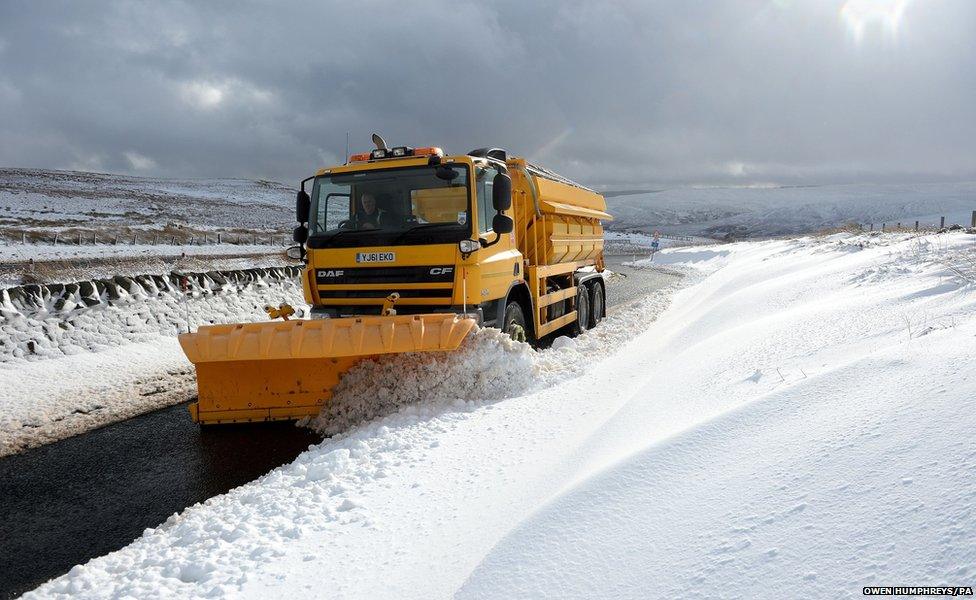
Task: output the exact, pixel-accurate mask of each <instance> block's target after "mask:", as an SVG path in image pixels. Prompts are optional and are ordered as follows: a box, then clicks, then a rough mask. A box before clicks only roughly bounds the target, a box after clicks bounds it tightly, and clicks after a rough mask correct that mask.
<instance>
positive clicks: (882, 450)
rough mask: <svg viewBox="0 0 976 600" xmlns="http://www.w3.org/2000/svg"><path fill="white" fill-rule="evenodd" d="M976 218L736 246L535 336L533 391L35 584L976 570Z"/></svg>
mask: <svg viewBox="0 0 976 600" xmlns="http://www.w3.org/2000/svg"><path fill="white" fill-rule="evenodd" d="M973 239H974V238H973V236H971V235H966V234H962V233H960V234H949V235H945V236H929V237H925V238H920V239H911V238H898V237H893V236H880V237H877V238H873V237H870V236H831V237H829V238H805V239H801V240H776V241H769V242H761V243H740V244H731V245H728V246H723V247H722V248H721V251H722V252H724V254H722V255H713V256H712V257H711V258H710V259H709V260H707V261H698V262H694V263H692V264H693V265H694V266H693V267H692V268H695V269H703V272H704V273H706V276H705V277H704V279H702V280H701V281H700V282H699V283H697V284H695V285H693V286H690V287H688V288H685V289H683V290H680V291H678V292H677V293H676V294H675V295H674V297H673V301H672V303H671V305H670V307H669V308H668V309H667V310H666V311H665V312H664V313H663V314H661V315H660V317H659V318H658V319H657V320H656V321H654V322H653V323H651V324H650V325H641V326H636V327H635V326H633V325H631V327H630V328H629V329H621V331H627V333H628V336H625V337H630V338H631V339H630V340H629V341H625V342H622V343H621V344H620V345H619V346H616V347H615V348H616V349H612V348H614V346H613V345H608V346H600V345H599V344H598V343H597V341H596V340H597V334H598V333H599V332H600V331H601V329H600V328H598V329H596V330H594V331H593V332H592V334H593V335H592V336H591V334H587V335H585V336H582V337H580V338H578V339H577V340H575V342H576V346H577V347H576V348H571V347H568V345H567V347H563V348H560V349H556V350H550V351H547V352H543V353H538V356H537V358H538V361H535V360H534V361H533V364H532V365H531V369H532V370H534V371H535V372H537V373H538V375H539V379H538V380H537V381H541V382H543V383H542V384H541V385H535V386H531V387H530V388H528V389H526V390H525V392H524V393H522V392H520V393H519V395H518V396H517V397H514V398H511V399H508V400H500V401H488V402H477V401H471V402H469V401H467V400H465V401H464V402H457V401H456V399H455V400H454V401H453V402H450V403H446V404H440V403H431V402H426V401H424V400H421V401H420V402H418V403H416V404H408V405H405V406H402V407H401V408H399V409H398V410H396V411H395V412H391V413H389V414H387V415H385V416H382V417H378V418H374V419H372V420H369V421H366V422H364V423H362V424H361V425H360V426H358V427H354V428H353V429H351V430H349V431H348V432H346V433H345V434H343V435H341V436H335V437H334V438H331V439H329V440H326V441H324V442H323V443H321V444H318V445H316V446H314V447H312V448H310V449H309V451H308V452H306V453H304V454H303V455H301V456H300V457H299V458H298V459H297V460H296V461H295V462H294V463H292V464H290V465H286V466H283V467H281V468H279V469H276V470H275V471H273V472H272V473H270V474H268V475H267V476H265V477H263V478H261V479H259V480H257V481H255V482H252V483H250V484H248V485H245V486H242V487H241V488H238V489H236V490H234V491H232V492H231V493H229V494H227V495H224V496H221V497H217V498H213V499H211V500H208V501H207V502H206V503H204V504H203V505H199V506H196V507H193V508H190V509H188V510H187V511H185V512H184V513H182V514H181V515H178V516H174V517H172V518H171V519H169V520H168V521H167V522H166V523H164V524H163V525H161V526H160V527H158V528H156V529H153V530H149V531H147V532H146V533H145V535H143V536H142V537H141V538H139V539H138V540H136V541H135V542H133V544H131V545H130V546H128V547H127V548H124V549H122V550H120V551H118V552H115V553H112V554H110V555H108V556H105V557H102V558H99V559H95V560H92V561H90V562H89V563H87V564H86V565H84V566H78V567H75V568H74V569H72V570H71V572H69V573H68V574H66V575H64V576H62V577H60V578H58V579H56V580H54V581H52V582H50V583H48V584H46V585H44V586H42V587H40V588H39V589H38V590H36V591H35V592H33V593H31V594H28V596H27V597H28V598H50V597H62V596H67V595H75V596H81V597H122V596H133V597H140V596H146V595H155V596H162V595H166V596H174V597H188V596H213V597H221V596H224V597H240V598H267V597H288V598H314V597H321V596H322V595H323V594H327V595H331V596H334V597H340V598H449V597H454V596H457V597H462V598H505V597H518V598H541V597H559V598H564V597H568V598H621V597H634V598H644V597H665V598H688V597H692V598H694V597H730V598H752V597H777V598H843V597H849V598H855V597H861V590H862V588H863V587H864V586H889V585H959V586H965V585H972V584H973V578H974V577H976V571H974V570H973V565H976V518H974V515H976V478H974V477H973V472H974V470H976V448H974V445H973V443H972V432H973V431H974V430H976V377H974V375H973V373H972V364H973V363H974V361H976V284H974V283H973V282H971V281H970V280H969V279H968V276H966V275H965V274H964V273H965V270H962V273H963V274H960V272H959V271H960V270H959V269H958V268H957V267H954V266H953V265H958V264H968V261H969V260H970V259H971V258H972V257H974V256H976V250H974V247H973V244H974V242H973ZM700 253H701V249H687V250H682V249H673V250H672V249H669V250H668V251H667V252H666V253H663V254H664V255H665V256H668V257H669V260H670V261H671V262H672V264H674V265H675V267H676V268H677V267H680V268H688V267H687V265H685V264H681V262H680V259H681V256H682V254H685V255H686V256H687V257H688V258H689V259H692V260H694V259H695V258H696V256H697V257H700ZM607 325H609V327H607V329H606V331H608V332H609V331H612V330H613V329H614V328H615V327H618V326H620V327H624V326H625V325H626V323H620V322H619V321H613V320H612V319H611V320H609V321H608V322H607ZM600 335H603V334H600ZM606 335H611V334H606ZM616 335H617V334H613V336H616ZM485 341H487V340H485ZM480 343H481V342H480V341H479V339H478V338H475V339H474V340H473V345H472V349H475V348H480V346H479V345H478V344H480ZM591 344H592V345H591ZM601 347H605V348H611V349H610V350H608V351H606V352H601V351H600V348H601ZM481 349H487V346H486V348H481ZM576 353H580V355H581V356H582V357H583V359H582V360H581V361H580V362H577V357H576ZM546 354H548V356H546V357H544V358H542V355H546ZM557 356H564V357H565V360H564V363H565V364H566V365H569V366H566V367H563V366H560V365H554V362H558V361H550V357H553V358H554V357H557ZM514 360H515V363H516V365H521V366H519V368H520V369H521V368H525V367H529V366H530V365H527V364H523V363H522V358H521V357H518V355H516V358H515V359H514ZM481 364H482V365H490V364H493V363H490V362H489V363H481ZM550 367H551V368H552V371H546V369H548V368H550ZM373 368H376V367H373ZM494 368H496V367H490V369H494ZM577 369H578V371H577ZM377 373H378V371H377ZM465 373H467V376H468V377H472V378H474V377H477V373H475V372H472V371H471V370H467V371H465ZM453 376H454V375H450V377H453ZM457 376H458V377H460V376H461V375H460V374H458V375H457ZM391 377H392V375H391ZM383 385H384V386H387V385H388V384H387V383H383ZM466 385H470V384H466ZM439 393H440V394H442V395H443V396H444V398H445V399H446V398H448V397H451V396H466V395H469V394H470V395H473V396H478V395H483V394H482V393H481V392H478V391H476V387H474V386H472V387H468V388H465V391H462V393H461V394H451V393H450V392H449V391H448V390H446V389H442V390H441V391H440V392H439Z"/></svg>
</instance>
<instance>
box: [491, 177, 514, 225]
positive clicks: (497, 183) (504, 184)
mask: <svg viewBox="0 0 976 600" xmlns="http://www.w3.org/2000/svg"><path fill="white" fill-rule="evenodd" d="M491 203H492V205H493V206H494V207H495V210H499V211H500V210H508V209H510V208H512V178H511V177H509V176H508V175H506V174H505V173H499V174H497V175H495V178H494V179H492V180H491ZM509 220H511V219H509ZM495 231H498V230H497V229H495ZM508 231H511V229H509V230H508ZM506 233H507V232H506Z"/></svg>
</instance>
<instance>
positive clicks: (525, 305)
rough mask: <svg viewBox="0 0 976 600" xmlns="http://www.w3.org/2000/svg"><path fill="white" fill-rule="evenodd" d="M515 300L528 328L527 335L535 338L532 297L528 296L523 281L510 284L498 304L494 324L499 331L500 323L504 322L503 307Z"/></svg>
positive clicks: (526, 286) (527, 290) (527, 287)
mask: <svg viewBox="0 0 976 600" xmlns="http://www.w3.org/2000/svg"><path fill="white" fill-rule="evenodd" d="M512 300H515V301H516V302H518V303H519V304H520V305H521V306H522V312H523V313H524V314H525V325H526V326H527V327H528V328H529V333H530V334H531V335H532V337H533V338H534V337H535V312H534V311H533V310H532V297H531V295H530V294H529V286H528V285H526V284H525V282H524V281H515V282H512V285H511V286H509V288H508V293H507V294H506V295H505V298H504V299H503V300H502V301H501V302H499V303H498V309H497V311H498V313H497V316H496V320H495V323H497V324H498V327H499V329H501V326H502V323H504V321H505V307H506V306H508V303H509V302H511V301H512Z"/></svg>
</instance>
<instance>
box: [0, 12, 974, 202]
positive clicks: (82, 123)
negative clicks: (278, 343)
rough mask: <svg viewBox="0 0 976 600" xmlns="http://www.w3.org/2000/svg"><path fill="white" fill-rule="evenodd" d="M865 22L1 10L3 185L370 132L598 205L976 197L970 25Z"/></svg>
mask: <svg viewBox="0 0 976 600" xmlns="http://www.w3.org/2000/svg"><path fill="white" fill-rule="evenodd" d="M852 2H853V3H859V4H860V5H863V6H862V8H864V10H866V11H867V13H866V14H867V15H868V16H869V17H871V18H869V19H868V20H867V21H865V25H864V28H863V30H862V31H861V33H860V36H859V39H858V36H857V35H855V32H854V29H853V28H852V27H851V26H850V25H852V23H851V22H850V21H845V19H844V18H842V16H841V7H842V6H843V4H844V2H841V1H833V0H795V1H791V0H772V1H748V0H745V1H744V0H716V1H713V2H678V1H673V2H648V1H638V0H635V1H633V2H614V3H602V2H600V3H598V2H572V1H569V2H540V3H535V4H531V5H526V4H523V3H521V2H514V1H513V2H497V3H483V2H463V1H462V2H453V3H444V2H415V1H406V0H403V1H400V2H372V1H368V0H367V1H361V2H355V3H341V4H331V3H326V2H301V3H289V4H288V5H287V6H285V5H284V4H283V3H277V2H199V3H185V2H152V3H148V2H147V3H143V2H86V3H71V2H64V3H51V2H17V1H12V0H7V1H6V2H4V3H2V5H0V165H6V166H37V167H50V168H82V169H92V170H105V171H114V172H118V171H124V172H134V173H146V174H160V175H179V176H207V177H234V176H240V177H269V178H275V179H281V180H285V181H294V180H296V179H298V178H300V177H302V176H304V175H306V174H308V173H310V172H311V171H312V170H313V169H314V168H315V167H317V166H320V165H322V164H325V163H334V162H336V161H341V160H342V155H343V153H344V146H345V134H346V132H347V131H348V132H349V133H350V134H351V137H352V145H351V149H352V150H353V151H357V150H364V149H367V148H368V137H369V133H370V132H371V131H374V130H376V131H380V132H382V133H383V134H384V135H385V136H386V138H387V139H388V140H389V141H391V142H394V143H406V144H412V145H427V144H438V145H441V146H444V147H445V148H446V149H447V150H448V151H450V152H464V151H466V150H469V149H471V148H473V147H475V146H481V145H498V146H504V147H507V148H510V149H512V150H513V151H515V152H517V153H520V154H525V155H528V156H529V157H530V158H534V159H537V160H539V161H540V162H543V163H544V164H546V165H547V166H551V167H553V168H555V169H557V170H560V171H563V172H565V173H566V174H567V175H570V176H572V177H575V178H577V179H581V180H583V181H586V182H588V183H591V184H594V185H599V184H617V185H624V184H638V183H673V182H708V181H739V182H751V181H761V182H766V181H784V182H792V181H837V180H879V179H890V178H893V177H896V178H900V179H938V178H966V177H973V176H974V175H976V146H974V144H973V143H972V140H973V139H974V137H976V116H974V115H976V113H974V110H973V106H974V104H976V42H974V33H976V3H973V2H971V1H970V0H924V1H923V0H915V1H913V2H907V1H906V0H852ZM898 4H904V11H903V13H902V16H901V19H900V21H899V22H898V24H897V25H898V26H897V31H896V30H895V28H894V26H893V25H894V24H893V22H887V21H885V20H884V19H883V15H884V14H885V7H886V5H890V6H896V5H898ZM865 7H866V8H865ZM877 7H880V9H881V10H880V11H878V10H875V9H876V8H877ZM871 11H874V13H877V14H874V13H872V12H871ZM872 15H874V16H873V17H872ZM879 15H880V16H879ZM875 17H877V18H875Z"/></svg>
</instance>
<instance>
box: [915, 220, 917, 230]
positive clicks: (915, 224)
mask: <svg viewBox="0 0 976 600" xmlns="http://www.w3.org/2000/svg"><path fill="white" fill-rule="evenodd" d="M915 231H918V221H915Z"/></svg>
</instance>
